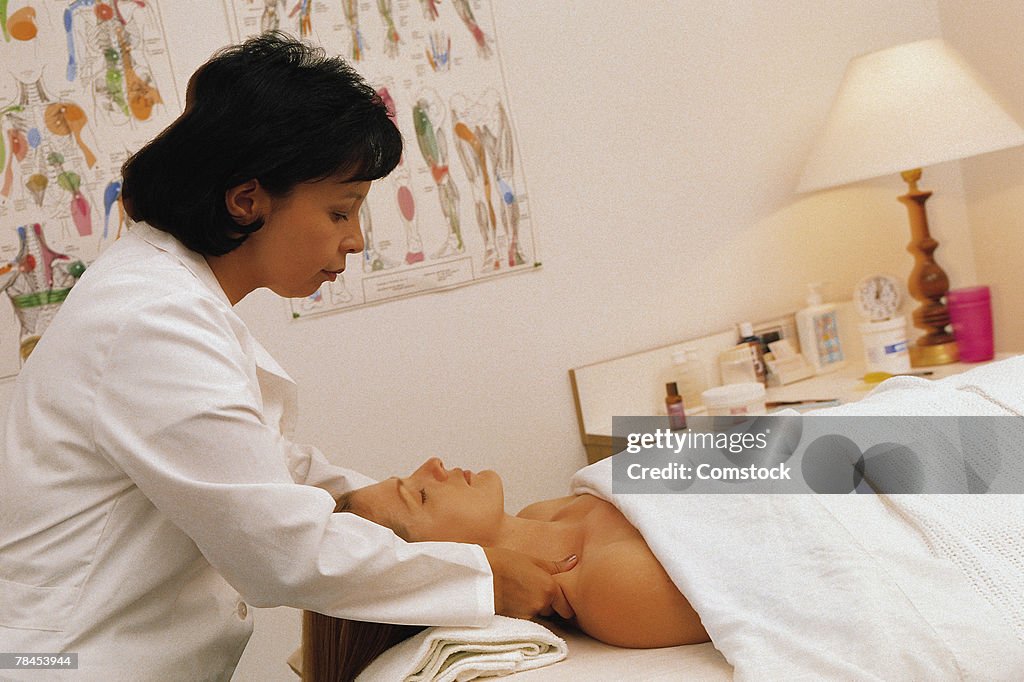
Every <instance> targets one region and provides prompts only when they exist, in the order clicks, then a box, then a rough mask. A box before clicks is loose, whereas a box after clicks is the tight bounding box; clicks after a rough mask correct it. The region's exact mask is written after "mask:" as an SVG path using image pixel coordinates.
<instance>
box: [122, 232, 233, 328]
mask: <svg viewBox="0 0 1024 682" xmlns="http://www.w3.org/2000/svg"><path fill="white" fill-rule="evenodd" d="M131 234H134V235H136V236H138V237H139V238H141V239H143V240H144V241H146V242H148V243H150V244H152V245H153V246H155V247H156V248H158V249H160V250H161V251H166V252H167V253H169V254H171V255H172V256H174V257H175V258H177V259H178V260H179V261H181V263H182V264H183V265H184V266H185V267H186V268H188V269H189V271H190V272H191V273H192V274H193V275H195V276H196V278H197V279H198V280H199V281H200V282H202V283H203V284H205V285H206V286H207V288H209V289H210V291H212V292H213V293H214V294H215V295H216V296H217V298H218V299H220V300H221V301H223V302H224V303H225V304H227V306H228V307H229V308H230V307H231V301H230V300H229V299H228V295H227V294H226V293H224V289H223V288H222V287H221V286H220V282H218V281H217V276H216V275H214V274H213V270H211V269H210V265H209V263H207V262H206V258H205V257H204V256H203V254H201V253H197V252H196V251H193V250H192V249H190V248H188V247H187V246H185V245H184V244H182V243H181V242H179V241H178V240H177V239H176V238H175V237H174V236H173V235H172V234H170V233H169V232H164V231H163V230H158V229H156V228H155V227H152V226H151V225H149V224H148V223H135V224H134V225H132V227H131Z"/></svg>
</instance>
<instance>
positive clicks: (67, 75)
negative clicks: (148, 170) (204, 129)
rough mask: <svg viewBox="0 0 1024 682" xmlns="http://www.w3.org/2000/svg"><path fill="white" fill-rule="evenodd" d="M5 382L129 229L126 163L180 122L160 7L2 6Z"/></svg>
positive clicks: (115, 0)
mask: <svg viewBox="0 0 1024 682" xmlns="http://www.w3.org/2000/svg"><path fill="white" fill-rule="evenodd" d="M0 64H2V65H3V68H2V69H0V288H3V290H4V291H5V292H6V293H7V294H8V298H9V300H10V305H0V376H10V375H12V374H15V373H17V371H18V368H19V367H20V365H21V363H22V362H23V361H24V360H25V358H26V357H27V356H28V354H29V353H30V352H31V350H32V348H33V347H34V345H35V343H36V341H38V339H39V335H40V334H42V332H43V330H44V329H45V328H46V326H47V325H48V324H49V320H50V319H51V318H52V317H53V314H54V313H55V312H56V309H57V308H58V307H59V306H60V303H61V302H62V301H63V300H64V297H65V296H67V292H68V291H69V290H70V288H71V286H72V285H73V284H74V282H75V281H77V278H78V277H79V276H80V275H81V273H82V271H84V269H85V268H86V267H87V266H88V264H89V263H90V262H92V260H94V259H95V258H96V256H97V255H99V253H100V252H101V251H102V250H103V249H104V248H106V246H108V245H109V244H111V243H113V241H114V240H116V239H117V237H118V236H119V235H120V234H121V233H122V231H123V230H124V229H125V227H126V218H125V213H124V207H123V205H122V204H121V179H120V168H121V164H122V163H123V162H124V160H125V159H126V158H127V157H128V156H129V155H130V154H131V153H132V152H134V151H135V150H136V149H138V148H139V147H141V146H142V144H144V143H145V142H146V141H147V140H149V139H150V138H152V137H153V136H154V135H155V134H156V133H158V132H159V131H160V130H162V129H163V128H164V127H166V126H167V124H168V123H170V121H171V120H173V118H174V117H175V116H177V114H178V113H179V112H180V111H181V107H180V100H179V97H178V88H177V85H176V84H175V82H174V76H173V70H172V66H171V62H170V56H169V54H168V51H167V45H166V39H165V36H164V32H163V28H162V20H161V16H160V12H159V8H158V7H157V5H156V2H155V0H0Z"/></svg>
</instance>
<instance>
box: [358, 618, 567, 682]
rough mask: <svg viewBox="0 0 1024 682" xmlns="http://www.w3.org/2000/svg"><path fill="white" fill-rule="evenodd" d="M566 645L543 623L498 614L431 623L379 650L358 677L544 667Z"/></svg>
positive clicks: (468, 675) (448, 675) (418, 679)
mask: <svg viewBox="0 0 1024 682" xmlns="http://www.w3.org/2000/svg"><path fill="white" fill-rule="evenodd" d="M568 651H569V649H568V647H567V646H566V644H565V640H563V639H562V638H561V637H558V636H557V635H555V634H554V633H553V632H551V631H550V630H548V629H547V628H546V627H544V626H543V625H539V624H537V623H534V622H532V621H528V620H521V619H519V618H506V617H505V616H495V617H494V620H493V621H491V623H490V625H487V626H486V627H482V628H470V627H431V628H427V629H426V630H424V631H423V632H421V633H419V634H417V635H416V636H415V637H411V638H409V639H407V640H405V641H404V642H402V643H400V644H397V645H395V646H393V647H391V648H390V649H388V650H387V651H385V652H384V653H383V654H381V655H380V657H378V658H377V660H375V661H374V662H373V663H371V664H370V666H369V667H368V668H367V669H366V670H364V671H363V672H362V674H360V675H359V677H358V678H356V682H383V681H385V680H387V681H388V682H391V681H392V680H405V681H407V682H427V681H428V680H430V681H431V682H465V680H475V679H477V678H481V677H499V676H501V675H510V674H512V673H516V672H521V671H523V670H532V669H534V668H542V667H544V666H546V665H551V664H552V663H557V662H558V661H561V660H562V659H564V658H565V657H566V655H567V654H568Z"/></svg>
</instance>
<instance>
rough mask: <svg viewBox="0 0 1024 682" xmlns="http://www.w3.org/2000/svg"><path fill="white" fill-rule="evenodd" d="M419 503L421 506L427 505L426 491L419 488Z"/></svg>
mask: <svg viewBox="0 0 1024 682" xmlns="http://www.w3.org/2000/svg"><path fill="white" fill-rule="evenodd" d="M420 503H421V504H426V503H427V491H426V489H424V488H420Z"/></svg>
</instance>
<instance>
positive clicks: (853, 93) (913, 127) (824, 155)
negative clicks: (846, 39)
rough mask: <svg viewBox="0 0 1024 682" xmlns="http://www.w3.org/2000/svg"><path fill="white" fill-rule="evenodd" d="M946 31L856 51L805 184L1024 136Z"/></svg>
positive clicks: (806, 187) (954, 155)
mask: <svg viewBox="0 0 1024 682" xmlns="http://www.w3.org/2000/svg"><path fill="white" fill-rule="evenodd" d="M981 83H982V82H981V79H980V78H978V76H977V75H976V73H975V72H974V70H973V69H972V68H971V67H970V66H969V65H968V64H967V63H966V62H965V61H964V59H963V58H962V57H961V56H960V55H959V54H958V53H957V52H955V51H954V50H953V49H951V48H950V47H949V46H947V45H946V44H945V43H944V42H943V41H942V40H940V39H933V40H922V41H919V42H915V43H909V44H906V45H899V46H897V47H891V48H888V49H885V50H880V51H878V52H872V53H870V54H866V55H863V56H861V57H857V58H855V59H853V60H852V61H851V62H850V64H849V66H848V67H847V69H846V74H845V75H844V77H843V82H842V85H841V86H840V88H839V93H838V94H837V95H836V98H835V101H834V103H833V105H832V110H831V112H830V113H829V117H828V121H827V123H826V124H825V127H824V129H823V131H822V132H821V135H820V136H819V138H818V140H817V142H816V143H815V145H814V147H813V149H812V151H811V155H810V157H809V158H808V160H807V162H806V164H805V166H804V171H803V175H802V176H801V178H800V183H799V185H798V186H797V191H799V192H810V191H813V190H817V189H823V188H826V187H836V186H839V185H845V184H848V183H852V182H857V181H859V180H866V179H868V178H874V177H878V176H881V175H887V174H890V173H898V172H901V171H905V170H910V169H915V168H921V167H924V166H929V165H932V164H936V163H942V162H944V161H953V160H955V159H963V158H966V157H969V156H974V155H976V154H983V153H985V152H991V151H995V150H997V149H1005V148H1007V147H1015V146H1017V145H1022V144H1024V129H1022V128H1021V126H1020V125H1018V124H1017V122H1016V121H1015V120H1014V119H1013V118H1012V117H1011V116H1010V115H1009V114H1008V113H1006V111H1005V110H1004V109H1003V108H1002V107H1001V106H1000V105H999V104H998V103H997V102H996V100H995V99H994V98H993V97H992V95H990V94H989V92H988V91H987V90H986V89H985V87H984V86H983V85H982V84H981Z"/></svg>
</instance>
